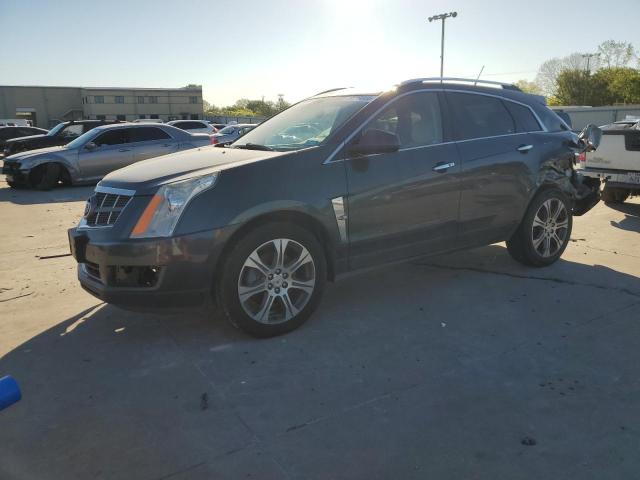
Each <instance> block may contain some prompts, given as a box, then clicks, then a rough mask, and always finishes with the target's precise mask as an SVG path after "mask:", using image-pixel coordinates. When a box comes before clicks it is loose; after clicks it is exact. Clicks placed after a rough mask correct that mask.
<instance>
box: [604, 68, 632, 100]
mask: <svg viewBox="0 0 640 480" xmlns="http://www.w3.org/2000/svg"><path fill="white" fill-rule="evenodd" d="M594 78H596V79H599V80H600V82H601V83H602V84H604V85H606V93H607V98H606V102H607V103H604V104H603V105H612V104H615V103H640V70H637V69H635V68H629V67H619V68H603V69H601V70H599V71H598V72H596V73H595V75H594Z"/></svg>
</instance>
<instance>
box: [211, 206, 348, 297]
mask: <svg viewBox="0 0 640 480" xmlns="http://www.w3.org/2000/svg"><path fill="white" fill-rule="evenodd" d="M274 222H291V223H294V224H296V225H298V226H302V227H303V228H305V229H307V230H309V231H310V232H311V233H312V234H313V235H314V236H315V237H316V238H317V239H318V241H319V242H320V245H322V249H323V251H324V254H325V259H326V261H327V279H328V280H330V281H333V280H334V279H335V275H336V266H335V249H334V241H333V240H332V238H331V235H330V233H329V231H328V230H327V228H326V227H325V226H324V225H323V224H322V222H321V221H320V220H319V219H318V218H316V217H314V216H313V215H311V214H309V213H305V212H301V211H299V210H277V211H273V212H268V213H263V214H260V215H257V216H255V217H253V218H251V219H250V220H248V221H246V222H245V223H243V224H242V226H241V227H240V228H238V229H237V230H236V231H235V232H233V234H232V235H231V236H230V237H229V239H228V240H227V242H226V243H225V245H224V247H223V248H222V251H221V253H220V255H219V256H218V258H217V260H216V263H215V265H214V279H213V286H214V288H215V285H217V283H218V281H219V279H220V275H221V274H222V270H223V269H222V266H223V264H224V262H225V260H226V259H227V258H228V255H229V252H230V251H231V249H232V248H233V247H234V246H235V245H236V244H237V242H238V240H239V239H240V238H242V237H243V236H244V235H246V234H247V233H248V232H250V231H251V230H253V229H255V228H257V227H259V226H261V225H265V224H268V223H274Z"/></svg>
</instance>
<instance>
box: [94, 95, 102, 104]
mask: <svg viewBox="0 0 640 480" xmlns="http://www.w3.org/2000/svg"><path fill="white" fill-rule="evenodd" d="M93 103H104V97H103V96H102V95H96V96H95V97H93Z"/></svg>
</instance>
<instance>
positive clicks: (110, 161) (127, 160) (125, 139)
mask: <svg viewBox="0 0 640 480" xmlns="http://www.w3.org/2000/svg"><path fill="white" fill-rule="evenodd" d="M129 130H130V129H129V128H114V129H109V130H106V131H104V132H101V133H99V134H98V136H96V137H95V138H94V139H93V140H92V141H91V142H90V144H89V147H90V148H87V145H85V146H83V147H82V148H81V149H80V152H79V154H78V165H79V167H80V172H81V175H82V178H83V179H84V180H90V179H99V178H102V177H104V176H105V175H106V174H107V173H109V172H112V171H113V170H117V169H119V168H122V167H125V166H127V165H129V164H131V163H132V162H133V151H132V148H131V145H130V144H129ZM91 143H92V144H93V145H91Z"/></svg>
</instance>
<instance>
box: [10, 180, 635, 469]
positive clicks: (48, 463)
mask: <svg viewBox="0 0 640 480" xmlns="http://www.w3.org/2000/svg"><path fill="white" fill-rule="evenodd" d="M91 191H92V188H91V187H87V188H66V189H58V190H54V191H51V192H33V191H13V190H10V189H9V188H8V187H7V185H6V183H4V179H3V177H1V176H0V222H1V223H0V225H1V227H0V244H1V245H2V248H1V249H0V376H2V375H5V374H11V375H13V376H14V377H15V378H16V379H17V381H18V382H19V383H20V385H21V387H22V391H23V399H22V400H21V401H20V402H19V403H17V404H15V405H13V406H11V407H9V408H8V409H6V410H4V411H2V412H0V478H1V479H3V480H4V479H43V478H47V479H65V480H69V479H76V478H77V479H87V478H104V479H120V478H122V479H166V478H171V479H200V478H202V479H204V478H216V479H219V478H220V479H221V478H225V479H226V478H230V479H235V478H259V479H294V478H296V479H297V478H313V479H328V478H335V479H338V478H358V479H360V478H361V479H367V480H370V479H377V478H380V479H388V478H398V479H411V478H416V479H418V478H420V479H424V478H456V479H462V478H465V479H491V480H494V479H498V478H501V479H502V478H505V479H506V478H508V479H512V480H513V479H525V478H527V479H528V478H531V479H540V478H581V479H602V478H617V479H622V478H636V477H637V476H638V472H639V471H640V456H639V455H638V452H639V451H640V450H639V448H640V423H638V418H640V400H639V399H640V382H639V376H638V367H637V366H638V364H639V363H640V349H638V338H640V280H639V279H638V276H639V275H640V200H639V199H637V198H636V199H633V200H630V201H628V202H627V203H626V204H624V205H620V206H616V207H615V208H612V207H610V206H606V205H604V204H602V203H601V204H599V205H598V206H597V207H596V208H595V209H594V210H592V211H591V212H589V213H588V214H587V215H585V216H584V217H580V218H576V219H575V223H574V231H573V235H572V239H571V243H570V245H569V247H568V249H567V251H566V253H565V255H564V257H563V259H562V260H561V261H559V262H558V263H557V264H555V265H553V266H552V267H549V268H545V269H529V268H525V267H523V266H520V265H518V264H516V263H515V262H514V261H512V260H511V259H510V257H509V256H508V254H507V252H506V249H505V247H504V245H503V244H497V245H491V246H488V247H484V248H479V249H475V250H472V251H468V252H463V253H457V254H454V255H448V256H441V257H436V258H429V259H425V260H421V261H415V262H413V263H410V264H405V265H399V266H394V267H387V268H384V269H380V270H375V271H371V272H366V273H361V274H358V275H352V276H349V277H348V278H346V279H344V280H342V281H340V282H337V283H335V284H333V285H330V286H329V288H328V289H327V292H326V294H325V298H324V300H323V302H322V304H321V306H320V308H319V310H318V311H317V313H316V314H314V315H313V317H312V318H311V319H310V321H309V322H308V323H307V324H306V325H305V326H303V327H302V328H301V329H299V330H297V331H295V332H293V333H291V334H289V335H287V336H284V337H279V338H274V339H270V340H254V339H251V338H249V337H247V336H245V335H243V334H242V333H240V332H238V331H236V330H235V329H233V328H232V327H230V326H228V325H227V324H226V323H225V322H224V320H223V319H222V318H218V317H217V316H216V315H211V314H209V315H207V314H205V313H202V312H199V311H185V312H181V313H176V314H171V315H152V314H140V313H131V312H126V311H123V310H120V309H117V308H115V307H112V306H109V305H104V304H102V303H100V302H99V301H98V300H96V299H95V298H93V297H92V296H90V295H89V294H87V293H86V292H84V291H83V290H82V289H81V288H80V287H79V285H78V283H77V280H76V265H75V262H74V260H73V259H72V258H71V257H70V256H68V255H67V254H68V252H69V248H68V244H67V236H66V230H67V228H69V227H71V226H74V225H75V224H77V222H78V220H79V219H80V216H81V214H82V211H83V204H84V200H85V199H86V198H87V197H88V196H89V194H90V192H91Z"/></svg>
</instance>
